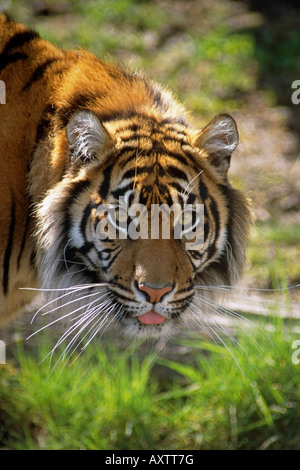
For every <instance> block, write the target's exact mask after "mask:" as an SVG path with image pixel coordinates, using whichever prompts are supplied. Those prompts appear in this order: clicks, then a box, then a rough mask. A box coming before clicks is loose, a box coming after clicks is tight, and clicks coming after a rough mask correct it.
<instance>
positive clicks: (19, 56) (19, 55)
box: [0, 52, 28, 72]
mask: <svg viewBox="0 0 300 470" xmlns="http://www.w3.org/2000/svg"><path fill="white" fill-rule="evenodd" d="M25 59H28V54H25V53H23V52H15V53H13V54H10V55H9V56H4V57H2V56H0V62H1V65H0V72H2V71H3V69H4V68H5V67H6V66H7V65H9V64H13V63H14V62H17V61H18V60H25Z"/></svg>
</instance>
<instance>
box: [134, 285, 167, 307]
mask: <svg viewBox="0 0 300 470" xmlns="http://www.w3.org/2000/svg"><path fill="white" fill-rule="evenodd" d="M138 287H139V290H141V291H142V292H146V294H147V295H148V296H149V302H151V303H157V302H160V300H161V298H162V297H163V296H164V295H165V294H166V293H167V292H170V291H171V290H172V286H171V284H169V283H168V284H165V285H164V286H163V287H159V288H154V287H151V286H150V285H148V284H146V283H145V282H142V283H141V284H139V286H138Z"/></svg>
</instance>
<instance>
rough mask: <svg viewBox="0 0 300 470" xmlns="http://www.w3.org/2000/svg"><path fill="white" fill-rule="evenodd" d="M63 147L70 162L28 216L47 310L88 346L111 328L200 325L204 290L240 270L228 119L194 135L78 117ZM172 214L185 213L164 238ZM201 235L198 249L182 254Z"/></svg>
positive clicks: (141, 121) (241, 247)
mask: <svg viewBox="0 0 300 470" xmlns="http://www.w3.org/2000/svg"><path fill="white" fill-rule="evenodd" d="M62 139H63V147H64V152H65V153H66V154H67V155H68V160H67V161H68V163H67V164H65V168H64V174H63V177H62V178H60V179H59V181H58V182H56V184H54V185H52V188H50V189H49V190H48V192H47V193H46V196H45V197H44V198H43V199H42V201H41V202H40V203H39V204H38V209H37V218H38V227H39V228H38V232H37V241H38V247H39V260H40V262H39V265H40V267H41V269H40V270H41V277H42V287H43V288H44V289H45V290H48V294H49V298H48V301H47V303H46V305H47V309H48V310H49V311H53V312H54V313H55V314H57V315H58V317H59V318H65V319H66V320H68V319H70V320H72V322H73V323H72V325H73V326H72V328H73V329H72V328H71V330H70V331H71V332H73V333H74V334H75V332H76V333H77V332H80V331H81V332H85V331H88V330H89V331H90V336H94V335H95V334H96V333H97V332H98V331H103V330H104V329H105V328H106V327H107V326H108V325H109V324H115V325H119V326H120V327H121V328H122V329H123V330H124V333H125V334H126V335H127V334H128V335H133V336H135V337H139V336H140V337H159V336H161V335H167V336H168V335H171V334H172V333H173V332H174V331H176V330H178V329H179V328H181V327H183V326H188V327H190V326H191V325H193V324H195V325H197V324H200V321H199V314H200V313H202V314H205V315H208V316H209V315H210V313H211V306H210V305H211V304H210V301H211V299H212V296H213V293H214V289H213V286H217V285H226V286H229V285H231V284H233V283H234V282H236V280H237V279H238V277H239V276H240V274H241V271H242V268H243V264H244V260H245V243H246V239H247V233H248V228H249V224H250V222H251V212H250V209H249V203H248V201H247V199H246V198H245V197H244V196H243V195H242V194H241V192H240V191H238V190H236V189H234V188H233V187H232V186H231V184H230V182H229V181H228V178H227V171H228V168H229V165H230V156H231V154H232V152H233V151H234V149H235V148H236V146H237V144H238V131H237V127H236V124H235V121H234V119H233V118H232V117H230V116H229V115H226V114H221V115H217V116H216V117H215V118H214V119H213V120H212V121H211V122H210V123H209V124H208V125H207V126H206V127H205V128H204V129H202V130H201V131H200V132H198V133H197V132H195V131H192V130H191V129H190V127H189V126H188V125H187V124H186V123H185V122H184V121H183V122H180V120H179V119H178V120H177V121H175V120H174V119H173V120H170V119H158V118H154V117H153V116H151V115H146V114H144V115H131V116H128V115H127V116H124V117H122V118H120V117H118V118H114V119H110V120H108V119H107V120H103V119H102V118H101V116H99V114H97V111H91V110H86V109H79V110H77V111H75V112H74V113H73V114H72V115H71V116H70V119H69V120H68V123H67V125H66V128H65V129H64V136H63V137H62ZM174 204H176V205H177V206H176V207H181V208H182V209H183V208H184V207H185V205H187V207H188V208H189V210H188V211H187V212H185V211H182V214H181V215H180V214H179V217H177V219H176V217H175V215H174V214H173V215H172V214H171V217H170V218H169V224H170V227H169V228H170V231H169V235H167V236H166V235H164V229H165V221H164V218H163V215H162V214H163V211H162V210H161V211H160V210H159V209H162V208H166V207H169V208H170V207H171V206H172V205H174ZM136 207H138V208H143V209H145V210H146V211H147V212H146V213H147V215H146V216H145V214H144V215H143V218H142V219H141V218H140V215H141V214H140V211H136V210H135V212H134V211H133V208H136ZM153 207H155V208H156V209H157V208H158V210H159V211H158V217H156V218H152V219H151V208H153ZM196 207H202V212H201V213H200V215H199V214H198V213H197V212H196V211H195V208H196ZM101 209H103V210H101ZM134 216H135V217H134ZM175 219H176V220H175ZM103 221H104V222H105V223H104V222H103ZM151 221H152V225H151ZM109 222H110V223H111V225H110V229H111V230H108V225H109ZM176 224H179V225H180V228H181V234H182V236H181V237H175V232H174V230H175V225H176ZM197 224H198V225H197ZM199 224H200V225H201V227H202V239H201V242H200V243H197V244H195V245H193V243H190V248H189V249H188V248H187V245H188V244H189V241H190V240H192V241H193V240H194V238H193V236H194V233H195V231H194V232H193V230H194V229H195V227H196V226H200V225H199ZM130 225H131V228H132V230H131V232H130V230H129V227H130ZM150 226H151V227H150ZM145 227H146V228H145ZM153 228H154V229H155V228H156V231H155V230H154V231H155V233H156V235H153V233H152V232H151V230H153ZM126 230H127V231H126ZM142 233H143V236H142V235H141V234H142ZM124 234H125V235H124ZM151 235H152V236H151ZM47 309H46V310H47ZM68 331H69V330H68Z"/></svg>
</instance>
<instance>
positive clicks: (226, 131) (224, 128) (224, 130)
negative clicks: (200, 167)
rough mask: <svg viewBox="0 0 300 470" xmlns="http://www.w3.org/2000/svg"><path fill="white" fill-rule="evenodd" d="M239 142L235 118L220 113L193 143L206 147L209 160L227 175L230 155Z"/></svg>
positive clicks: (223, 174)
mask: <svg viewBox="0 0 300 470" xmlns="http://www.w3.org/2000/svg"><path fill="white" fill-rule="evenodd" d="M238 142H239V133H238V130H237V126H236V123H235V120H234V119H233V118H232V117H231V116H229V114H218V115H217V116H215V117H214V118H213V119H212V120H211V121H210V123H209V124H208V125H207V126H206V127H204V128H203V129H202V131H201V132H200V134H198V136H197V137H196V139H195V140H194V142H193V144H194V145H195V147H199V148H200V149H204V150H205V151H206V153H207V155H208V156H207V158H208V161H209V162H210V163H211V164H212V165H213V166H215V167H216V169H217V171H218V173H219V174H221V175H222V176H226V174H227V171H228V168H229V165H230V157H231V154H232V152H233V151H234V149H235V148H236V146H237V144H238Z"/></svg>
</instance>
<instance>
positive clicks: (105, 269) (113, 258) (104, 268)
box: [102, 248, 122, 271]
mask: <svg viewBox="0 0 300 470" xmlns="http://www.w3.org/2000/svg"><path fill="white" fill-rule="evenodd" d="M121 251H122V248H121V249H120V250H119V251H118V252H117V253H116V254H115V255H114V256H113V257H112V258H111V259H110V261H109V263H108V265H107V266H105V267H104V266H103V267H102V269H103V270H104V271H107V270H108V269H109V268H110V267H111V265H112V264H113V262H114V261H115V259H116V258H117V257H118V256H119V254H120V253H121Z"/></svg>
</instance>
